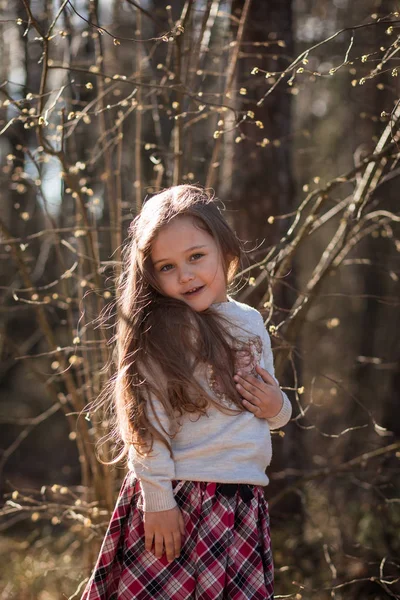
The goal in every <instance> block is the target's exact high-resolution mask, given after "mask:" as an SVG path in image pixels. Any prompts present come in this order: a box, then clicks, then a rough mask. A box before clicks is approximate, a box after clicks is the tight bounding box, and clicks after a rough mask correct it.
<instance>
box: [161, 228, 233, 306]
mask: <svg viewBox="0 0 400 600" xmlns="http://www.w3.org/2000/svg"><path fill="white" fill-rule="evenodd" d="M151 260H152V263H153V267H154V273H155V277H156V279H157V282H158V285H159V286H160V289H161V291H162V292H163V294H165V296H169V297H170V298H176V299H177V300H183V301H184V302H186V303H187V304H189V306H191V307H192V308H193V310H195V311H196V312H201V311H203V310H206V309H207V308H209V306H211V304H213V303H214V302H225V301H226V300H227V295H226V275H225V271H224V267H223V259H222V255H221V251H220V249H219V247H218V245H217V244H216V242H215V240H214V238H213V237H212V235H210V234H209V233H208V232H207V231H205V230H204V229H201V228H200V227H199V225H197V224H196V222H195V221H194V219H193V218H192V217H189V216H180V217H176V218H175V219H173V220H172V221H171V222H170V223H168V225H165V226H164V227H163V228H162V229H161V230H160V232H159V233H158V235H157V237H156V238H155V240H154V242H153V244H152V248H151Z"/></svg>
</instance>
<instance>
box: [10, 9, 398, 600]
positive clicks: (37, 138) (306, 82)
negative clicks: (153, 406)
mask: <svg viewBox="0 0 400 600" xmlns="http://www.w3.org/2000/svg"><path fill="white" fill-rule="evenodd" d="M0 7H1V17H0V28H1V36H0V48H1V50H0V51H1V56H2V60H1V64H0V71H1V76H0V101H1V104H0V134H1V135H0V184H1V185H0V195H1V203H0V231H1V233H0V235H1V237H0V255H1V258H2V272H1V278H2V280H1V287H0V292H1V308H0V326H1V367H0V428H1V443H0V446H1V453H0V474H1V491H0V493H1V497H2V498H3V501H2V508H1V509H0V518H1V522H0V556H1V562H0V564H1V572H0V581H1V586H0V600H6V599H7V600H8V599H10V600H11V599H18V600H28V599H29V600H58V599H61V598H79V594H80V591H82V585H84V583H85V581H86V578H87V576H88V574H89V571H90V567H91V566H92V564H93V561H94V559H95V556H96V553H97V550H98V547H99V543H100V541H101V539H102V536H103V534H104V530H105V527H106V525H107V522H108V519H109V515H110V511H111V510H112V507H113V503H114V501H115V498H116V493H117V490H118V486H119V483H120V481H121V478H122V477H123V473H124V471H123V468H122V466H121V467H119V468H115V467H114V468H109V467H105V466H104V465H102V464H101V463H99V462H98V461H97V458H96V454H95V444H96V442H98V441H99V440H100V439H101V438H102V437H103V436H104V434H106V433H107V431H108V420H107V415H105V414H102V413H101V412H97V413H91V412H90V411H88V410H87V409H85V407H87V405H88V403H89V402H91V401H92V400H93V399H95V398H96V397H97V395H98V394H99V392H100V391H101V389H102V388H103V386H104V384H105V382H106V381H107V378H108V377H109V376H110V374H111V372H112V362H111V361H110V357H111V353H112V336H113V334H114V330H113V323H114V315H115V305H114V302H115V291H114V283H115V279H116V277H118V275H119V272H120V267H121V246H122V244H123V240H124V239H125V237H126V233H127V226H128V225H129V222H130V221H131V219H132V217H133V216H134V215H135V214H136V213H137V211H138V210H139V209H140V206H141V204H142V202H143V200H144V198H145V197H146V195H148V194H150V193H152V192H155V191H157V190H159V189H161V188H163V187H166V186H169V185H172V184H178V183H185V182H189V183H200V184H202V185H205V186H206V187H208V188H212V189H213V190H214V191H215V193H216V195H217V196H218V197H219V198H220V199H221V200H222V201H223V202H224V204H225V207H226V214H227V218H228V219H229V221H230V222H231V224H232V226H233V227H234V228H235V230H236V231H237V233H238V235H239V236H240V238H241V239H242V240H243V241H244V242H245V245H246V249H247V250H248V257H249V266H248V268H247V269H246V271H245V272H244V273H243V274H242V277H241V278H240V279H239V280H238V282H237V290H236V298H238V299H239V300H242V301H245V302H248V303H250V304H252V305H254V306H256V307H258V308H259V309H260V310H261V311H262V313H263V315H264V317H265V322H266V326H267V327H268V328H269V332H270V334H271V337H272V340H273V346H274V352H275V362H276V371H277V375H278V377H279V379H280V381H281V383H282V385H283V387H284V388H285V389H286V390H287V392H288V394H289V396H290V398H291V400H292V402H293V407H294V414H293V419H292V422H291V423H290V425H289V426H288V427H286V428H285V435H283V434H282V432H281V434H279V433H278V434H276V435H274V436H273V447H274V461H273V465H272V468H271V470H270V478H271V484H270V486H269V487H268V488H267V489H266V496H267V498H268V501H269V504H270V508H271V514H272V521H271V522H272V532H273V545H274V556H275V566H276V577H275V579H276V598H295V599H300V598H306V599H307V598H317V599H318V600H325V599H328V598H336V599H338V600H341V599H367V598H368V599H369V598H371V599H381V598H400V585H399V580H400V536H399V529H400V480H399V471H400V465H399V458H400V439H399V438H400V345H399V331H400V319H399V316H400V315H399V256H400V255H399V252H400V238H399V233H400V232H399V221H400V211H399V205H398V198H399V195H398V185H399V184H398V177H399V174H400V169H399V164H398V160H399V156H400V154H399V145H398V144H399V117H400V108H399V82H398V81H399V78H398V65H399V52H400V37H399V25H400V15H399V12H397V11H398V10H399V4H398V2H395V1H392V0H363V2H351V1H350V0H333V1H329V2H328V1H327V0H320V1H318V2H311V0H268V1H262V0H242V1H238V0H192V1H190V0H186V1H181V0H172V2H171V3H170V4H169V5H167V4H166V3H165V2H160V1H159V0H146V1H145V0H103V1H101V0H93V1H89V0H74V1H72V0H71V1H69V0H57V1H55V0H31V1H30V0H17V2H13V3H10V2H6V1H5V0H1V1H0ZM99 315H103V316H104V315H106V316H107V317H108V325H109V326H108V327H107V328H104V327H100V326H99V321H98V317H99Z"/></svg>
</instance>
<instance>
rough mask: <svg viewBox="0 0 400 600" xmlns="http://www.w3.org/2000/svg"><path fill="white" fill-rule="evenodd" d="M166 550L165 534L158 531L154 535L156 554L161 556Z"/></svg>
mask: <svg viewBox="0 0 400 600" xmlns="http://www.w3.org/2000/svg"><path fill="white" fill-rule="evenodd" d="M163 551H164V536H163V535H162V534H161V533H156V534H155V536H154V556H155V557H156V558H161V557H162V555H163Z"/></svg>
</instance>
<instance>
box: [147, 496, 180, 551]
mask: <svg viewBox="0 0 400 600" xmlns="http://www.w3.org/2000/svg"><path fill="white" fill-rule="evenodd" d="M184 535H185V523H184V521H183V516H182V513H181V511H180V509H179V507H178V506H175V507H174V508H171V510H162V511H160V512H145V513H144V544H145V548H146V550H148V551H149V552H151V550H152V547H153V541H154V552H153V554H154V556H155V557H156V558H161V557H162V555H163V553H164V549H165V553H166V555H167V560H168V562H172V561H173V560H174V558H178V557H179V554H180V551H181V546H182V538H183V537H184Z"/></svg>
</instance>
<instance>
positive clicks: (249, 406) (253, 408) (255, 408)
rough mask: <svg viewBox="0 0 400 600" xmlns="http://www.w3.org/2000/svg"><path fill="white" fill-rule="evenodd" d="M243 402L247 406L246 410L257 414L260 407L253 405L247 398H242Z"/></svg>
mask: <svg viewBox="0 0 400 600" xmlns="http://www.w3.org/2000/svg"><path fill="white" fill-rule="evenodd" d="M243 404H244V406H245V407H246V408H247V410H249V411H250V412H252V413H253V415H257V414H258V413H259V412H260V407H259V406H255V405H254V404H252V403H251V402H249V401H248V400H243Z"/></svg>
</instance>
